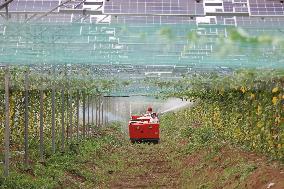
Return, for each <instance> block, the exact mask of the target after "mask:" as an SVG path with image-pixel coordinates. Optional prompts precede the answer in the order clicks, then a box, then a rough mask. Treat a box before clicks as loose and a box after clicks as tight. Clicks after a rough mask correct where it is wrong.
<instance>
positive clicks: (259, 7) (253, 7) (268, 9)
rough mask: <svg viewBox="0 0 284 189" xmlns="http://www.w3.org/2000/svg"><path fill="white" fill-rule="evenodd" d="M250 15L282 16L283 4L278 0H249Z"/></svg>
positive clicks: (283, 12) (283, 13)
mask: <svg viewBox="0 0 284 189" xmlns="http://www.w3.org/2000/svg"><path fill="white" fill-rule="evenodd" d="M249 6H250V13H251V16H284V4H283V3H281V2H280V1H279V0H274V1H268V0H250V1H249Z"/></svg>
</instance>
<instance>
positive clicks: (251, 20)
mask: <svg viewBox="0 0 284 189" xmlns="http://www.w3.org/2000/svg"><path fill="white" fill-rule="evenodd" d="M236 23H237V26H240V27H252V28H282V27H283V25H284V18H283V17H265V18H259V17H237V18H236Z"/></svg>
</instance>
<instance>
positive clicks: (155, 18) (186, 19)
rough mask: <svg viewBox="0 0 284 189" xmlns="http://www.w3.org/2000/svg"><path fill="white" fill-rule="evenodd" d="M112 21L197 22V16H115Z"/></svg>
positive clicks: (128, 22)
mask: <svg viewBox="0 0 284 189" xmlns="http://www.w3.org/2000/svg"><path fill="white" fill-rule="evenodd" d="M111 22H112V23H124V24H195V22H196V20H195V18H190V17H188V16H187V17H185V16H184V17H182V16H115V17H112V20H111Z"/></svg>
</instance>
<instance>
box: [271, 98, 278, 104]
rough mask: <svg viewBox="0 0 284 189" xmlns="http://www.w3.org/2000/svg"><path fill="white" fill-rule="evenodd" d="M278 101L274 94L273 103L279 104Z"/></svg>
mask: <svg viewBox="0 0 284 189" xmlns="http://www.w3.org/2000/svg"><path fill="white" fill-rule="evenodd" d="M277 101H278V99H277V97H275V96H274V97H273V98H272V104H274V105H276V104H277Z"/></svg>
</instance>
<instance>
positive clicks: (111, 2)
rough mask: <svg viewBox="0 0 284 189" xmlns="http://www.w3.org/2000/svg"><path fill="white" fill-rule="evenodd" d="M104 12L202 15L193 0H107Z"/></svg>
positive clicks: (199, 5) (199, 4) (201, 5)
mask: <svg viewBox="0 0 284 189" xmlns="http://www.w3.org/2000/svg"><path fill="white" fill-rule="evenodd" d="M104 14H165V15H204V10H203V4H202V3H200V2H199V3H197V2H196V1H195V0H108V1H105V4H104Z"/></svg>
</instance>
